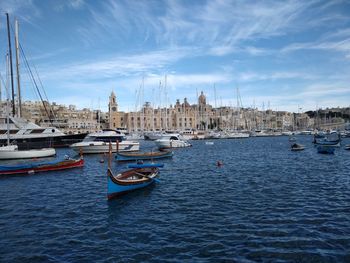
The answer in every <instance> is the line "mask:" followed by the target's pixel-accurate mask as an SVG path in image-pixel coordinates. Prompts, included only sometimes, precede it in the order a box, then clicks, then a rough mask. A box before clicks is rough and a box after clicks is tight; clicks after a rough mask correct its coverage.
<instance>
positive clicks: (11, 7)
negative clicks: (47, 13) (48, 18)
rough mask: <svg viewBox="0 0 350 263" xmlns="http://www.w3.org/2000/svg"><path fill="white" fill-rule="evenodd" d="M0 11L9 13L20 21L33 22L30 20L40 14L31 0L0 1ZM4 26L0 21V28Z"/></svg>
mask: <svg viewBox="0 0 350 263" xmlns="http://www.w3.org/2000/svg"><path fill="white" fill-rule="evenodd" d="M0 12H1V13H9V14H10V15H11V16H15V17H16V18H18V19H20V20H21V21H25V22H27V23H30V24H31V23H33V22H32V20H33V19H34V18H35V17H37V16H39V15H40V10H39V9H38V8H37V6H36V5H35V4H34V2H33V0H11V1H0ZM3 27H5V24H4V23H0V29H1V28H3Z"/></svg>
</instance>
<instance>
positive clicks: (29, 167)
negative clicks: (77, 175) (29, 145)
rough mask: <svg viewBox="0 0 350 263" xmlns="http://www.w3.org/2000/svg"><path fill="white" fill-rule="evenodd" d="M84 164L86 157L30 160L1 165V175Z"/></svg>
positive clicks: (66, 167)
mask: <svg viewBox="0 0 350 263" xmlns="http://www.w3.org/2000/svg"><path fill="white" fill-rule="evenodd" d="M82 166H84V159H83V158H82V157H81V158H79V159H64V160H58V161H52V162H30V163H24V164H17V165H6V166H4V165H3V166H0V175H15V174H32V173H37V172H47V171H58V170H65V169H70V168H75V167H82Z"/></svg>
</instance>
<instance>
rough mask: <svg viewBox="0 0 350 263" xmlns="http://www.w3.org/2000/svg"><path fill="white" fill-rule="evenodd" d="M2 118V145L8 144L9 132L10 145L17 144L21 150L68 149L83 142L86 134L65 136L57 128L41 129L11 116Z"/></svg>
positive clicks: (0, 125) (0, 122) (0, 136)
mask: <svg viewBox="0 0 350 263" xmlns="http://www.w3.org/2000/svg"><path fill="white" fill-rule="evenodd" d="M8 120H9V121H7V117H4V116H3V117H0V144H3V145H4V144H6V142H7V139H8V138H7V137H8V136H7V134H8V130H9V135H10V143H11V144H16V145H17V146H18V149H19V150H26V149H38V148H44V147H55V148H56V147H68V146H69V145H70V144H72V143H76V142H81V141H82V140H83V139H84V137H85V136H86V133H82V134H64V133H63V132H62V131H60V130H59V129H57V128H55V127H41V126H39V125H36V124H34V123H32V122H30V121H28V120H26V119H23V118H19V117H12V116H9V118H8Z"/></svg>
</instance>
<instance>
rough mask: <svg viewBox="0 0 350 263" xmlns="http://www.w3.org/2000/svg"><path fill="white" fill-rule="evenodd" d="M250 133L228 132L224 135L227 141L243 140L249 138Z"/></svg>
mask: <svg viewBox="0 0 350 263" xmlns="http://www.w3.org/2000/svg"><path fill="white" fill-rule="evenodd" d="M249 136H250V135H249V133H245V132H239V131H226V132H225V133H224V135H223V138H225V139H243V138H249Z"/></svg>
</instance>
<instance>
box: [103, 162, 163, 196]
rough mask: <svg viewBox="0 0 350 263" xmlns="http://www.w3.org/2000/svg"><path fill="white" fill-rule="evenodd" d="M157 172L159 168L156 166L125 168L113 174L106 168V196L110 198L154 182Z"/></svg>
mask: <svg viewBox="0 0 350 263" xmlns="http://www.w3.org/2000/svg"><path fill="white" fill-rule="evenodd" d="M158 173H159V169H158V168H157V167H150V168H136V169H131V170H127V171H124V172H122V173H120V174H118V175H116V176H115V175H114V174H113V172H112V170H111V169H110V168H108V170H107V175H108V186H107V198H108V199H112V198H114V197H116V196H119V195H122V194H125V193H127V192H130V191H134V190H136V189H140V188H144V187H146V186H149V185H151V184H152V183H154V182H155V180H156V178H155V177H156V176H157V175H158Z"/></svg>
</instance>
